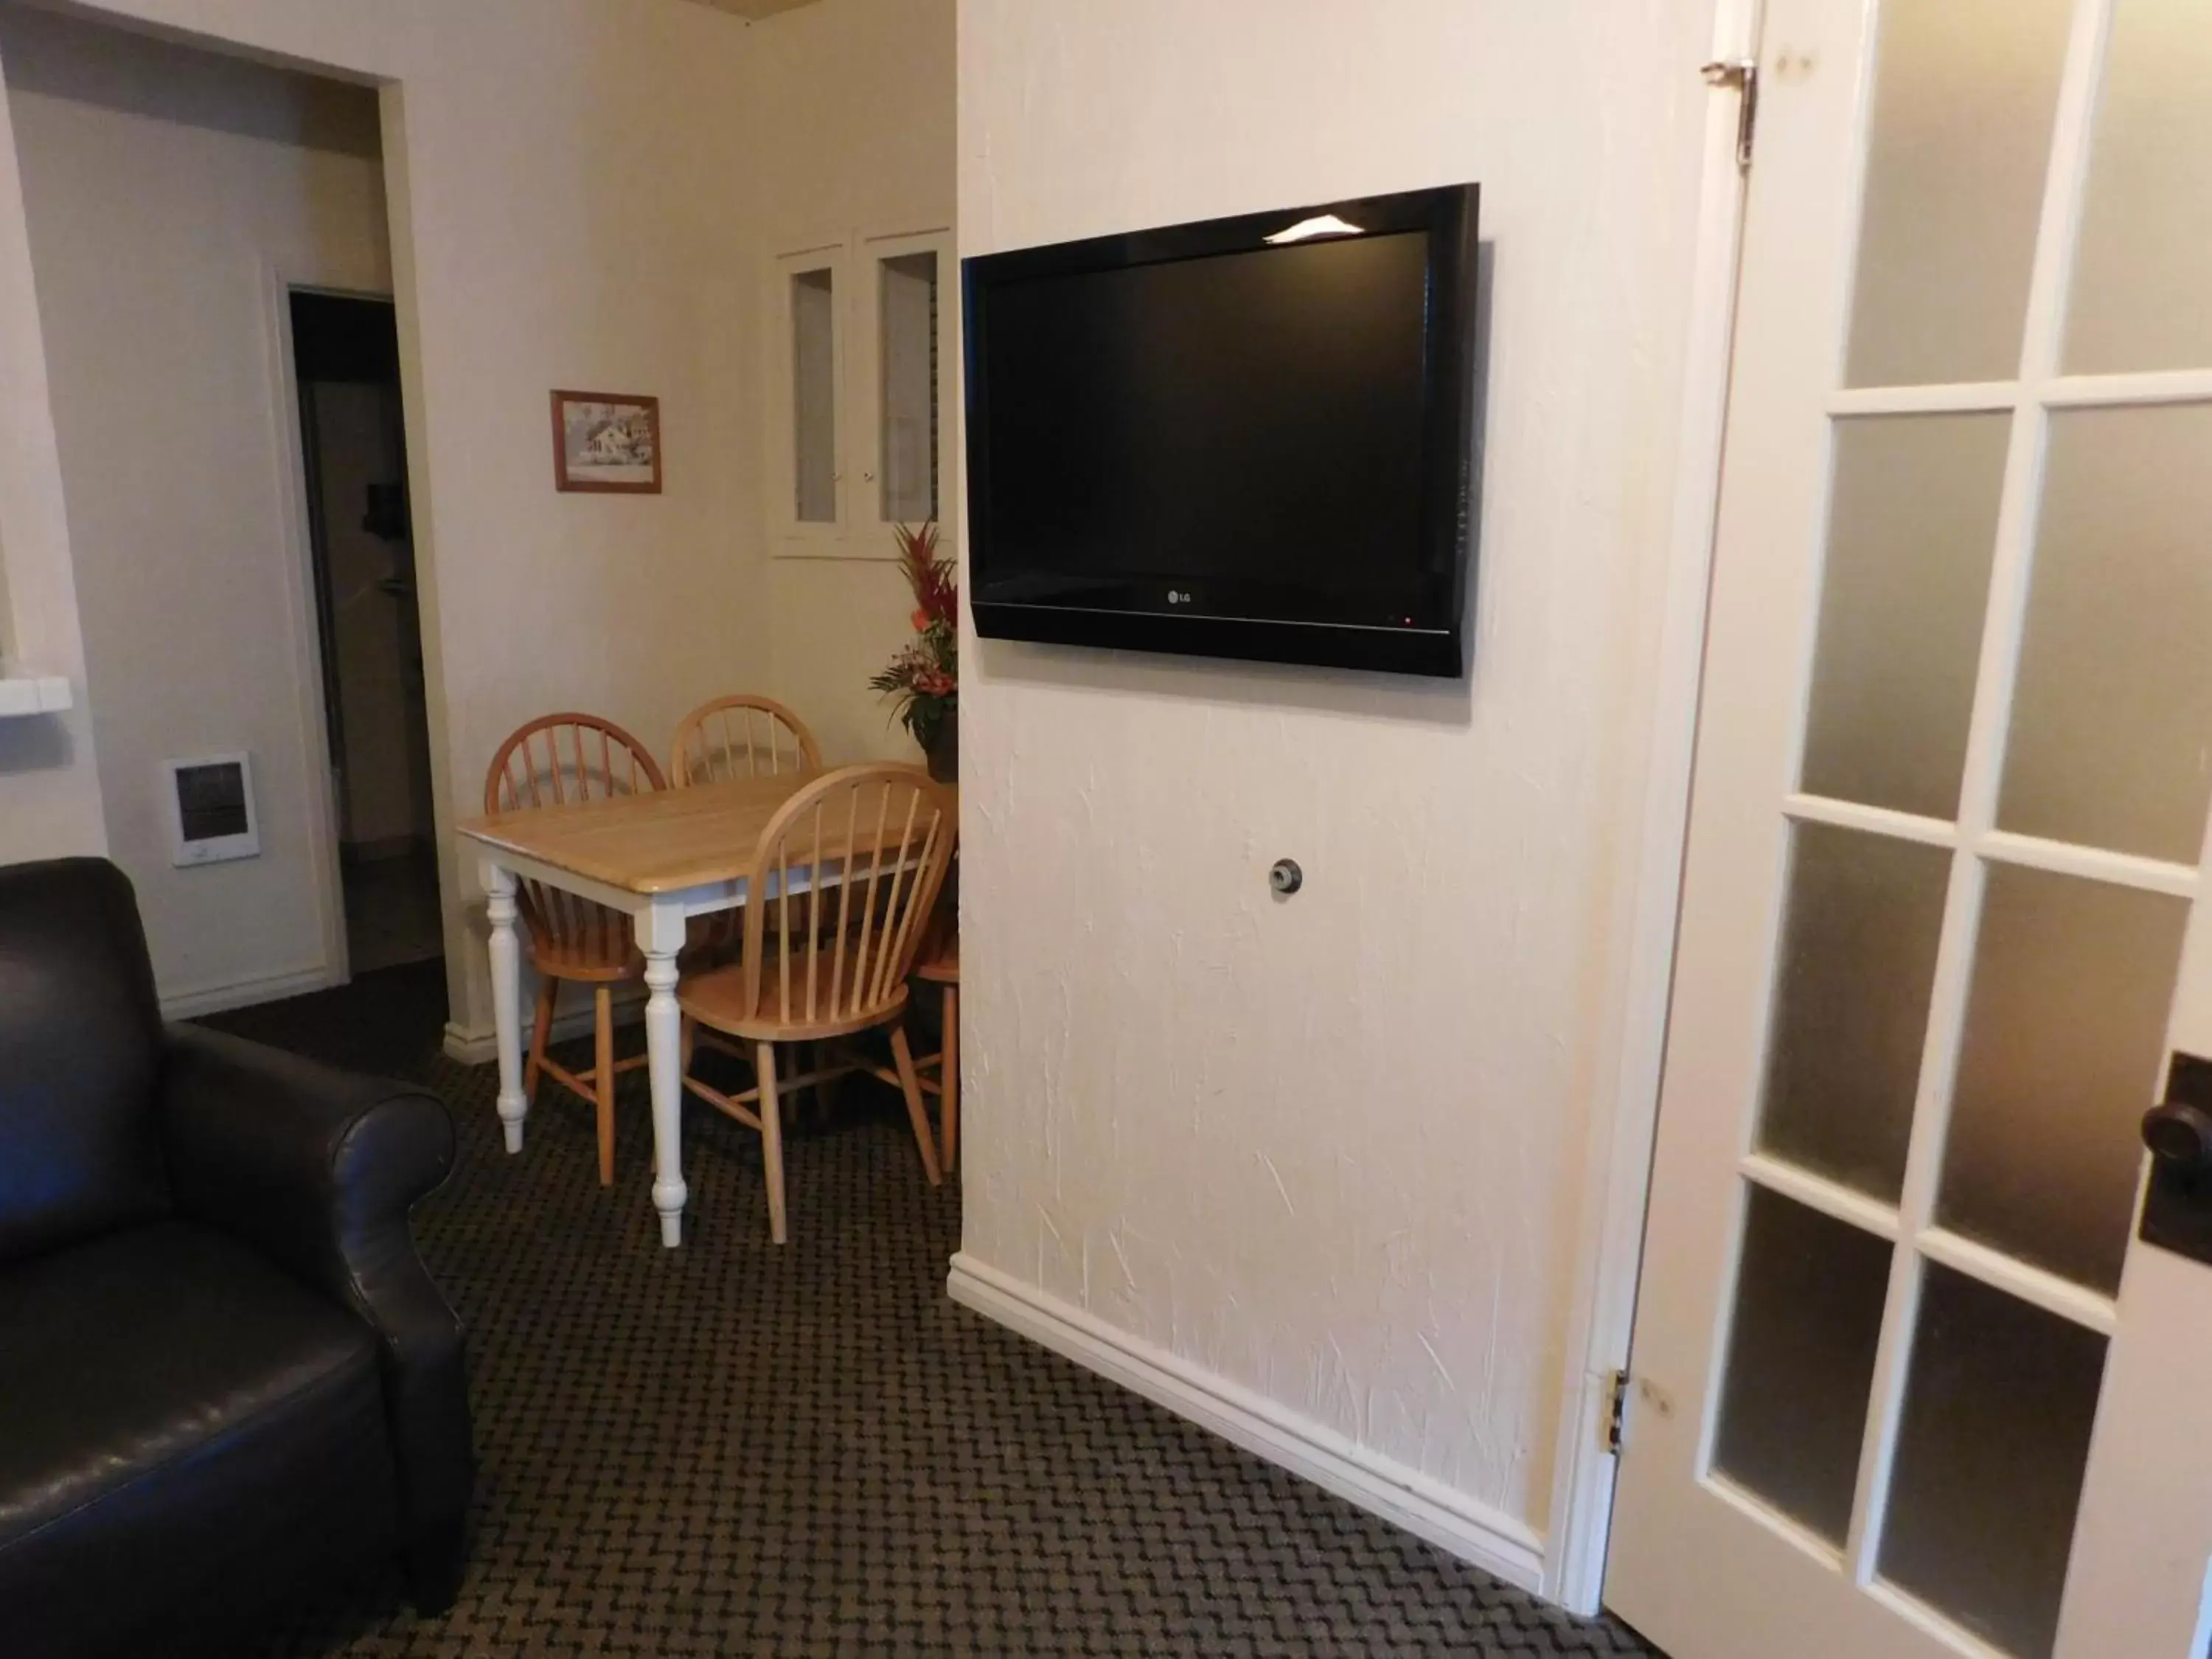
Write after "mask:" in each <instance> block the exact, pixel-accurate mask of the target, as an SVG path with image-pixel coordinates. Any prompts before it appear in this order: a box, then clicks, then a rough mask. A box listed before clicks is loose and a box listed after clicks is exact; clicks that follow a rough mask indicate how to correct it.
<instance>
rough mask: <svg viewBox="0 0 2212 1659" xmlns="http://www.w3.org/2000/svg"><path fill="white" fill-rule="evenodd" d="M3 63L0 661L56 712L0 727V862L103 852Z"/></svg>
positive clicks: (72, 578)
mask: <svg viewBox="0 0 2212 1659" xmlns="http://www.w3.org/2000/svg"><path fill="white" fill-rule="evenodd" d="M4 70H5V65H4V64H0V389H4V390H0V655H4V656H5V657H7V658H8V659H9V660H10V661H12V662H14V663H16V664H18V665H20V667H21V669H23V670H26V671H36V672H39V673H42V674H65V675H67V676H68V677H69V679H70V686H71V689H72V691H73V693H74V696H75V706H74V707H73V708H71V709H70V711H69V712H68V713H67V714H48V715H41V716H40V717H38V718H36V719H23V720H0V863H6V864H13V863H16V862H18V861H20V860H25V859H40V858H59V857H62V856H64V855H66V854H99V853H104V852H106V850H107V827H106V823H105V822H104V821H103V820H102V818H101V816H100V771H99V768H98V767H97V765H96V764H95V763H94V759H93V747H92V716H91V713H90V711H89V710H88V708H86V707H85V697H84V678H85V677H84V633H83V629H82V624H81V623H80V621H79V618H78V615H77V601H76V568H75V567H74V566H73V565H72V564H71V562H70V544H69V513H68V509H67V506H66V504H65V502H64V498H63V495H62V470H61V460H60V457H59V455H58V453H57V451H56V447H55V442H54V423H53V421H52V416H51V415H50V414H49V411H48V404H47V396H46V341H45V339H44V337H42V336H41V335H40V331H39V307H38V301H37V297H36V292H35V287H34V284H33V277H32V272H31V243H30V234H29V227H28V226H27V224H26V223H25V222H24V216H23V197H22V178H21V173H20V172H19V170H18V168H17V166H16V155H15V127H14V125H13V123H12V119H11V113H10V105H9V97H8V90H7V87H6V85H5V83H4Z"/></svg>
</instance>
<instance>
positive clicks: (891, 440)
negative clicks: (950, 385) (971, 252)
mask: <svg viewBox="0 0 2212 1659" xmlns="http://www.w3.org/2000/svg"><path fill="white" fill-rule="evenodd" d="M876 270H877V280H878V285H879V286H878V299H879V301H880V304H879V306H878V316H877V333H876V337H877V339H878V342H879V349H878V356H879V357H880V358H881V360H882V361H881V370H882V377H883V384H882V385H881V386H878V388H877V399H876V407H877V410H878V422H880V425H881V430H880V431H879V432H878V434H877V453H878V455H880V456H881V457H882V465H883V477H882V480H881V483H882V489H881V499H880V501H879V511H880V513H881V516H882V517H883V518H884V520H885V521H887V522H889V523H893V524H919V523H921V522H923V521H924V520H933V519H934V518H936V517H937V449H938V433H937V368H938V366H937V255H936V254H935V253H933V252H921V253H904V254H900V255H898V256H897V257H896V258H889V259H879V260H878V261H877V262H876Z"/></svg>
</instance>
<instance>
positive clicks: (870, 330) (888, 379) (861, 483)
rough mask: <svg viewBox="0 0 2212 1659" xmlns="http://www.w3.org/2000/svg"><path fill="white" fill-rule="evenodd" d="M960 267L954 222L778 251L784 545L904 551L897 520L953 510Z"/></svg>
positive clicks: (775, 537)
mask: <svg viewBox="0 0 2212 1659" xmlns="http://www.w3.org/2000/svg"><path fill="white" fill-rule="evenodd" d="M952 279H953V265H952V236H951V232H950V231H945V230H933V231H926V232H921V233H919V234H902V235H896V236H870V235H863V234H854V235H853V236H850V237H848V238H846V239H845V240H842V241H840V242H825V243H823V244H822V245H821V246H815V247H811V248H804V249H800V250H798V251H796V252H790V253H785V254H781V255H779V256H778V257H777V258H776V259H775V262H774V265H773V268H772V270H770V272H769V296H768V298H769V303H768V307H767V316H768V319H769V374H768V376H767V383H768V409H767V421H766V429H767V434H768V476H769V490H768V499H769V542H770V546H771V550H773V551H774V552H775V555H776V556H779V557H782V558H816V559H890V558H896V556H897V548H896V544H894V542H893V540H892V538H891V526H893V525H897V524H907V525H915V524H921V523H922V522H923V521H925V520H939V522H940V523H943V522H944V521H945V520H946V519H948V518H949V517H950V515H951V510H952V501H953V499H954V495H955V492H954V490H953V489H952V481H951V477H950V476H949V471H948V470H949V468H950V466H951V460H952V457H951V453H950V451H951V442H950V441H951V433H952V410H951V396H952V388H953V386H954V385H955V383H956V381H957V376H956V375H955V374H953V373H952V350H953V344H952V343H953V330H952V319H953V308H954V304H955V298H954V291H953V288H952ZM948 528H949V526H948Z"/></svg>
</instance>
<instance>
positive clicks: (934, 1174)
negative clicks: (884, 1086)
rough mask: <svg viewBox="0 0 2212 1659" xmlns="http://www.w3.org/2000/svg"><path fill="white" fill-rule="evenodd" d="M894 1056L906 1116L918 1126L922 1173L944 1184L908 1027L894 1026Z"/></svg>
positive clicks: (916, 1137) (934, 1183)
mask: <svg viewBox="0 0 2212 1659" xmlns="http://www.w3.org/2000/svg"><path fill="white" fill-rule="evenodd" d="M891 1056H892V1058H893V1059H895V1060H897V1061H898V1074H899V1087H900V1089H901V1090H902V1091H904V1092H905V1094H906V1115H907V1119H908V1121H909V1122H911V1123H912V1124H913V1125H914V1144H915V1146H919V1147H921V1172H922V1173H923V1174H924V1175H926V1176H928V1177H929V1184H930V1185H931V1186H933V1187H940V1186H942V1185H944V1184H945V1177H944V1176H942V1175H940V1174H939V1173H938V1169H937V1148H936V1146H935V1144H934V1143H933V1139H932V1138H931V1135H930V1133H929V1109H928V1108H927V1107H926V1106H924V1105H923V1104H922V1103H921V1079H920V1078H918V1077H916V1076H915V1071H914V1050H913V1048H910V1047H909V1046H908V1043H907V1040H906V1027H905V1026H903V1025H894V1026H892V1027H891Z"/></svg>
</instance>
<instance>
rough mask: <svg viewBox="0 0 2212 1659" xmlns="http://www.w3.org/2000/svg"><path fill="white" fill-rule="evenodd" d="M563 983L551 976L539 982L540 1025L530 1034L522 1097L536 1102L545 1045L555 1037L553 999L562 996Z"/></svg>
mask: <svg viewBox="0 0 2212 1659" xmlns="http://www.w3.org/2000/svg"><path fill="white" fill-rule="evenodd" d="M560 991H561V981H559V980H557V979H555V978H554V977H553V976H552V975H550V974H548V975H545V976H544V977H543V978H542V979H540V980H539V981H538V1023H537V1024H535V1025H534V1026H532V1028H531V1032H530V1063H529V1064H528V1065H526V1066H524V1067H523V1068H522V1097H523V1098H524V1099H525V1100H534V1099H535V1098H537V1095H538V1076H539V1074H540V1073H543V1072H544V1069H545V1043H546V1040H547V1039H548V1038H550V1036H552V1035H553V999H554V998H555V997H556V996H557V995H559V994H560Z"/></svg>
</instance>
